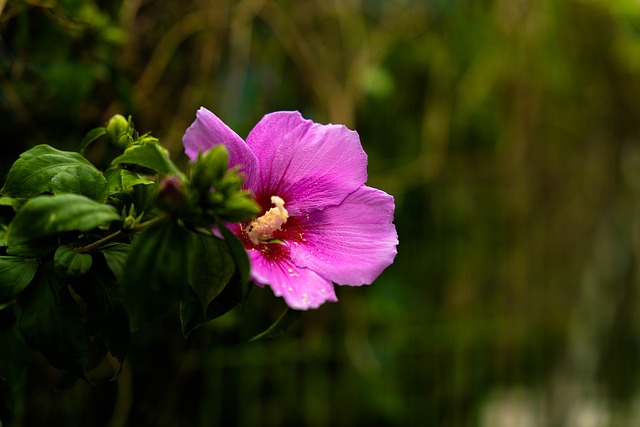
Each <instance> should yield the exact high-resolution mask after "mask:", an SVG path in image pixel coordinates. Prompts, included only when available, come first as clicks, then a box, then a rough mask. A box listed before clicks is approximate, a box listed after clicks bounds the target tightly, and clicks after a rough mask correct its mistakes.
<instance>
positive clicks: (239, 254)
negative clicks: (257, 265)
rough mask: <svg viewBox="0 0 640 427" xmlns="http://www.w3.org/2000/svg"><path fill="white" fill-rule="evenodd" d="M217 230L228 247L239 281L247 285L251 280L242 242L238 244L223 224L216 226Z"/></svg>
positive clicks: (247, 258)
mask: <svg viewBox="0 0 640 427" xmlns="http://www.w3.org/2000/svg"><path fill="white" fill-rule="evenodd" d="M218 228H219V229H220V233H222V237H224V240H225V242H227V244H228V245H229V250H230V252H231V256H232V257H233V260H234V261H235V263H236V267H237V268H238V271H239V272H240V279H241V280H242V282H243V283H245V284H246V283H249V280H250V279H251V276H250V274H251V264H250V263H249V256H248V255H247V251H246V250H245V248H244V246H243V245H242V242H240V240H238V238H237V237H236V235H235V234H233V233H232V232H231V230H229V229H228V228H227V227H225V226H224V225H223V224H218Z"/></svg>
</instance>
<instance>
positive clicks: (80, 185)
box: [51, 165, 109, 203]
mask: <svg viewBox="0 0 640 427" xmlns="http://www.w3.org/2000/svg"><path fill="white" fill-rule="evenodd" d="M51 189H52V190H53V193H54V194H64V193H74V194H81V195H83V196H87V197H88V198H90V199H93V200H95V201H97V202H100V203H104V202H105V200H107V196H108V195H109V186H108V185H107V180H106V178H105V177H104V175H102V174H101V173H100V172H99V171H98V170H97V169H96V168H94V167H93V166H85V165H80V166H78V167H75V168H67V169H64V170H63V171H61V172H59V173H58V174H56V176H54V177H53V178H51Z"/></svg>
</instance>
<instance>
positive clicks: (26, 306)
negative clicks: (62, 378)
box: [18, 272, 89, 377]
mask: <svg viewBox="0 0 640 427" xmlns="http://www.w3.org/2000/svg"><path fill="white" fill-rule="evenodd" d="M19 305H20V313H19V320H18V325H19V327H20V331H21V332H22V335H23V336H24V338H25V341H26V342H27V343H28V344H29V345H30V346H31V347H33V348H34V349H36V350H39V351H40V352H41V353H42V354H43V355H44V357H46V358H47V360H48V361H49V362H50V363H51V364H52V365H53V366H54V367H56V368H58V369H66V370H67V371H69V372H71V373H73V374H74V375H76V376H78V377H82V376H83V372H84V367H85V366H86V364H87V361H88V359H89V356H88V336H87V321H86V318H85V316H84V315H83V314H82V313H81V312H80V311H79V309H78V306H77V305H76V303H75V301H74V300H73V298H72V297H71V294H70V293H69V290H68V289H67V287H66V286H65V285H64V284H63V283H61V282H60V281H58V279H57V278H56V276H55V275H54V274H50V273H48V272H43V273H41V274H39V275H37V276H36V279H35V281H34V282H33V283H32V285H31V286H29V287H28V288H27V290H26V291H25V292H24V293H23V294H22V297H21V298H20V299H19Z"/></svg>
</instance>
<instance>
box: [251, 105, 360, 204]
mask: <svg viewBox="0 0 640 427" xmlns="http://www.w3.org/2000/svg"><path fill="white" fill-rule="evenodd" d="M247 144H248V145H249V147H251V150H252V151H253V152H254V153H256V154H257V155H258V156H259V163H260V188H254V190H255V191H256V193H258V194H259V195H260V196H263V197H266V198H268V197H271V196H279V197H281V198H282V199H284V201H285V203H286V205H285V206H286V208H287V210H288V211H289V214H290V215H292V216H300V215H306V214H308V213H311V212H314V211H316V210H321V209H324V208H325V207H327V206H332V205H337V204H339V203H340V202H342V200H344V198H345V197H346V196H347V195H348V194H350V193H352V192H353V191H355V190H356V189H357V188H359V187H360V186H362V185H363V184H364V183H365V181H366V180H367V155H366V154H365V152H364V151H363V149H362V146H361V145H360V138H359V137H358V134H357V133H356V132H354V131H351V130H349V129H347V128H346V127H345V126H342V125H321V124H317V123H314V122H312V121H311V120H305V119H304V118H303V117H302V116H301V115H300V113H298V112H276V113H271V114H267V115H266V116H264V118H263V119H262V120H260V122H259V123H258V124H257V125H256V126H255V128H253V130H252V131H251V133H249V136H248V137H247ZM267 200H268V199H267Z"/></svg>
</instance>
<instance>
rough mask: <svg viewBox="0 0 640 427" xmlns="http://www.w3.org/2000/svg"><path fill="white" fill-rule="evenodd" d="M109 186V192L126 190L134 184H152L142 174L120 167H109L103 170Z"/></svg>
mask: <svg viewBox="0 0 640 427" xmlns="http://www.w3.org/2000/svg"><path fill="white" fill-rule="evenodd" d="M104 176H105V177H106V179H107V183H108V186H109V194H113V193H119V192H122V191H126V190H127V189H128V188H131V187H133V186H134V185H140V184H142V185H149V184H154V182H153V181H150V180H149V179H147V178H145V177H143V176H142V175H140V174H138V173H136V172H132V171H130V170H127V169H122V168H119V167H118V168H109V169H107V170H106V171H105V172H104Z"/></svg>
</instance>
